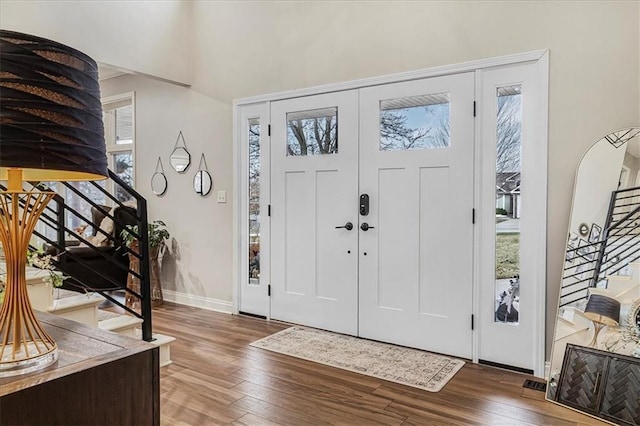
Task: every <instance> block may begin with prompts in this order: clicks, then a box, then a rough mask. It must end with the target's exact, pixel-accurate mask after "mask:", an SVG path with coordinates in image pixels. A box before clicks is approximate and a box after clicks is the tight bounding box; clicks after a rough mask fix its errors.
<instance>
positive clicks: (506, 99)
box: [495, 85, 522, 324]
mask: <svg viewBox="0 0 640 426" xmlns="http://www.w3.org/2000/svg"><path fill="white" fill-rule="evenodd" d="M496 96H497V98H498V99H497V101H498V102H497V111H496V114H497V122H496V123H497V124H496V127H497V129H496V247H495V250H496V277H495V280H496V281H495V292H496V299H495V301H496V302H495V303H496V306H495V312H496V314H495V321H496V322H503V323H512V324H518V323H519V321H520V318H519V315H520V210H521V203H522V193H521V184H520V179H521V172H522V167H521V164H522V86H521V85H515V86H507V87H499V88H498V89H497V90H496Z"/></svg>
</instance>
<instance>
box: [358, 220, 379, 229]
mask: <svg viewBox="0 0 640 426" xmlns="http://www.w3.org/2000/svg"><path fill="white" fill-rule="evenodd" d="M375 228H376V227H375V226H369V224H368V223H367V222H362V225H360V229H362V230H363V231H368V230H369V229H375Z"/></svg>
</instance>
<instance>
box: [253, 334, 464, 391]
mask: <svg viewBox="0 0 640 426" xmlns="http://www.w3.org/2000/svg"><path fill="white" fill-rule="evenodd" d="M251 346H255V347H257V348H262V349H266V350H269V351H273V352H278V353H281V354H285V355H290V356H293V357H296V358H302V359H306V360H308V361H313V362H318V363H320V364H325V365H329V366H332V367H337V368H342V369H344V370H349V371H354V372H356V373H361V374H365V375H367V376H373V377H377V378H379V379H384V380H389V381H390V382H395V383H401V384H403V385H407V386H412V387H414V388H420V389H424V390H427V391H429V392H438V391H439V390H440V389H442V387H443V386H444V385H446V384H447V382H448V381H449V380H451V378H452V377H453V376H454V375H455V374H456V373H457V372H458V370H460V369H461V368H462V366H463V365H464V361H462V360H460V359H457V358H451V357H447V356H442V355H436V354H432V353H429V352H424V351H421V350H417V349H410V348H405V347H401V346H394V345H389V344H386V343H380V342H374V341H371V340H365V339H360V338H357V337H352V336H345V335H343V334H336V333H331V332H328V331H323V330H316V329H313V328H306V327H299V326H295V327H290V328H287V329H286V330H282V331H279V332H278V333H275V334H272V335H271V336H267V337H265V338H263V339H260V340H256V341H255V342H253V343H251Z"/></svg>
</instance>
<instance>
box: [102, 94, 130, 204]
mask: <svg viewBox="0 0 640 426" xmlns="http://www.w3.org/2000/svg"><path fill="white" fill-rule="evenodd" d="M129 101H130V102H131V109H132V116H131V127H132V133H131V137H132V141H131V143H126V144H116V143H110V142H111V141H115V135H111V134H110V133H111V132H112V131H113V126H106V124H107V123H105V129H104V130H105V143H106V151H107V159H108V164H109V168H110V169H111V170H114V168H115V167H114V164H113V158H112V155H113V154H117V153H118V152H126V151H131V156H132V158H133V187H134V188H135V185H136V183H137V182H138V177H137V173H138V168H137V167H136V96H135V92H126V93H121V94H118V95H113V96H108V97H105V98H102V109H103V110H109V109H115V108H117V104H119V103H122V102H129ZM107 190H108V191H109V192H110V193H111V194H113V192H114V188H113V183H112V182H111V181H109V182H108V183H107ZM108 201H110V200H108Z"/></svg>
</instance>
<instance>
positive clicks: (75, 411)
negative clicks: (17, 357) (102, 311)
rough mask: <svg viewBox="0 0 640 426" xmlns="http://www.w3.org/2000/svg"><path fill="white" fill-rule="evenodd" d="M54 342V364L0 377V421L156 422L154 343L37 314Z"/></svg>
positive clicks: (49, 425)
mask: <svg viewBox="0 0 640 426" xmlns="http://www.w3.org/2000/svg"><path fill="white" fill-rule="evenodd" d="M38 318H39V320H40V322H41V323H42V325H43V326H44V327H45V328H46V330H47V332H48V333H49V334H50V335H51V337H53V339H54V340H55V341H56V342H57V344H58V354H59V356H58V361H57V363H55V364H54V365H51V366H50V367H48V368H45V369H43V370H40V371H36V372H33V373H30V374H25V375H24V376H14V377H4V378H0V425H12V426H14V425H15V426H18V425H25V426H26V425H28V426H33V425H47V426H53V425H61V426H62V425H105V426H112V425H145V426H147V425H149V426H158V425H159V424H160V367H159V360H158V356H159V355H158V348H157V347H155V346H153V345H151V344H149V343H146V342H143V341H140V340H136V339H131V338H129V337H125V336H121V335H119V334H115V333H110V332H106V331H103V330H98V329H94V328H90V327H87V326H85V325H83V324H80V323H77V322H74V321H70V320H67V319H65V318H61V317H56V316H55V315H51V314H45V313H39V314H38Z"/></svg>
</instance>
